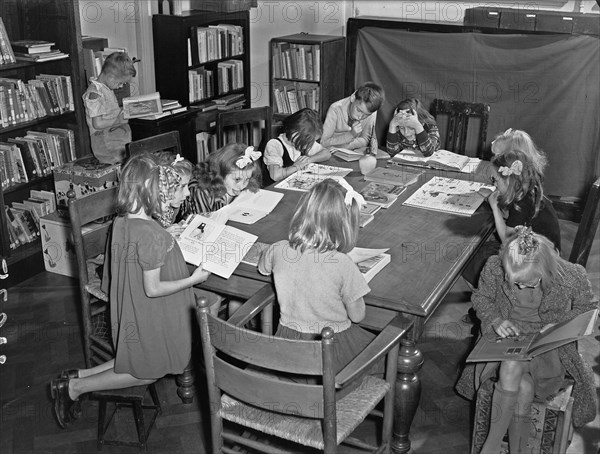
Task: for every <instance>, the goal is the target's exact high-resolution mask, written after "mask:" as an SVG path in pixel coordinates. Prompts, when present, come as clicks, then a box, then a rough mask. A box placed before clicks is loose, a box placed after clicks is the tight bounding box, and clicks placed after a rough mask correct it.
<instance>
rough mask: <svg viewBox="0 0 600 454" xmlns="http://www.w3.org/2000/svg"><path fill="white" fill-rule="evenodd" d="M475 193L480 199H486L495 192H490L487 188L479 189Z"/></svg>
mask: <svg viewBox="0 0 600 454" xmlns="http://www.w3.org/2000/svg"><path fill="white" fill-rule="evenodd" d="M477 192H478V193H479V195H480V196H481V197H483V198H484V199H487V198H488V197H489V196H490V195H492V193H493V192H495V191H492V190H491V189H489V188H480V189H479V191H477Z"/></svg>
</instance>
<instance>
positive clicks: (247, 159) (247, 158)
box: [235, 146, 262, 169]
mask: <svg viewBox="0 0 600 454" xmlns="http://www.w3.org/2000/svg"><path fill="white" fill-rule="evenodd" d="M261 156H262V155H261V153H260V151H254V147H252V146H250V147H248V148H246V150H245V151H244V156H241V157H240V158H239V159H238V160H237V161H235V165H236V166H238V167H239V168H240V169H243V168H244V167H246V166H247V165H248V164H252V163H253V162H254V161H256V160H257V159H258V158H260V157H261Z"/></svg>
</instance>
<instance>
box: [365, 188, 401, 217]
mask: <svg viewBox="0 0 600 454" xmlns="http://www.w3.org/2000/svg"><path fill="white" fill-rule="evenodd" d="M405 190H406V186H402V185H393V184H385V183H375V182H374V181H372V182H370V183H369V184H367V185H366V186H365V187H364V188H362V189H361V190H360V191H359V192H360V195H362V196H363V198H364V199H365V202H367V203H368V204H372V205H377V206H379V207H381V208H389V207H390V206H391V205H392V203H394V202H395V201H396V199H397V198H398V196H399V195H400V194H402V193H403V192H404V191H405ZM371 214H374V213H371Z"/></svg>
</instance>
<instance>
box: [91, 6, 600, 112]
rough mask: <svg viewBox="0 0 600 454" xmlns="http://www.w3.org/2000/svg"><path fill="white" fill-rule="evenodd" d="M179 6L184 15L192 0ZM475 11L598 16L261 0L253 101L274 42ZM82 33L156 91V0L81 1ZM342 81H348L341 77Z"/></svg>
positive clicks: (457, 17) (138, 85)
mask: <svg viewBox="0 0 600 454" xmlns="http://www.w3.org/2000/svg"><path fill="white" fill-rule="evenodd" d="M175 1H180V2H181V6H182V9H183V10H188V9H189V8H190V0H175ZM474 6H498V7H513V8H523V9H554V10H561V11H565V12H567V11H568V12H584V13H590V12H594V13H598V11H599V9H598V5H597V4H596V2H595V1H594V0H522V1H520V2H514V1H513V2H511V1H488V2H478V1H439V0H436V1H432V0H426V1H398V0H383V1H377V0H329V1H326V0H325V1H320V0H319V1H315V0H292V1H288V0H259V1H258V7H257V8H252V9H251V10H250V22H251V25H250V42H251V46H250V55H251V58H250V60H251V66H252V67H251V80H252V90H251V98H252V99H251V102H252V106H256V107H259V106H265V105H268V104H269V90H268V78H269V75H268V71H269V62H268V56H269V51H268V49H269V48H268V46H269V41H270V39H271V38H274V37H278V36H285V35H291V34H294V33H299V32H307V33H313V34H332V35H345V33H346V29H345V26H346V21H347V20H348V18H349V17H356V16H378V17H385V18H394V17H395V18H402V19H406V20H414V21H419V20H425V21H434V20H435V21H438V20H439V21H445V22H458V23H460V22H462V20H463V17H464V10H465V9H467V8H471V7H474ZM80 10H81V31H82V33H83V34H84V35H91V36H103V37H108V38H109V44H110V46H112V47H126V48H127V49H128V50H129V53H130V55H131V56H136V57H138V58H141V59H142V62H141V63H139V64H138V78H137V79H138V80H134V81H133V84H132V87H133V90H134V92H138V91H139V93H149V92H152V91H154V90H155V83H154V61H153V50H152V49H153V47H152V20H151V16H152V14H156V13H157V12H158V1H157V0H129V1H124V0H94V1H88V0H80ZM340 80H341V81H342V82H343V77H341V78H340Z"/></svg>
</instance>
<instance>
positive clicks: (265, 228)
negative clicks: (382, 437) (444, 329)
mask: <svg viewBox="0 0 600 454" xmlns="http://www.w3.org/2000/svg"><path fill="white" fill-rule="evenodd" d="M327 164H330V165H334V166H338V167H351V168H352V169H353V171H352V173H350V174H349V175H347V176H346V180H347V181H348V182H349V183H350V184H351V185H352V186H353V187H354V188H355V189H357V190H360V189H361V188H362V187H363V186H365V185H366V184H367V182H365V181H364V178H363V176H362V175H361V174H360V173H359V172H358V164H357V162H345V161H342V160H341V159H339V158H336V157H333V158H331V160H330V161H329V162H327ZM378 165H379V166H384V165H386V161H383V160H380V161H378ZM394 168H395V169H402V168H407V169H411V170H414V169H415V168H414V167H402V166H394ZM422 170H423V171H424V173H423V174H422V175H421V176H420V177H419V179H418V181H417V182H415V183H413V184H412V185H411V186H409V187H408V189H407V190H406V191H404V193H403V194H401V195H400V197H399V198H398V199H397V200H396V201H395V202H394V204H393V205H392V206H391V207H390V208H388V209H381V210H379V211H378V212H377V213H375V219H374V220H373V221H372V222H370V223H369V224H368V225H366V226H365V227H364V228H361V230H360V233H359V237H358V244H357V246H359V247H365V248H389V251H388V253H389V254H390V255H391V256H392V261H391V263H390V264H388V265H387V266H386V267H385V268H383V269H382V270H381V271H380V272H379V273H378V274H377V275H376V276H375V277H374V278H373V279H372V280H371V282H370V283H369V286H370V287H371V292H370V293H369V294H368V295H367V296H366V297H365V302H366V304H367V316H366V318H365V320H364V321H363V323H361V325H363V326H364V327H366V328H368V329H371V330H378V329H381V328H383V326H385V325H386V324H387V323H388V322H389V321H391V320H392V318H393V317H394V316H395V315H396V314H397V313H399V312H400V313H402V314H404V315H405V316H407V317H408V318H409V319H411V320H412V321H413V323H414V324H413V328H412V330H411V331H410V332H409V335H408V338H407V339H405V340H403V341H402V345H401V349H400V361H399V366H398V367H399V368H398V381H397V388H396V404H395V418H394V440H393V445H392V447H393V449H394V451H395V452H400V453H407V452H408V451H409V449H410V440H409V431H410V426H411V423H412V420H413V418H414V415H415V412H416V410H417V406H418V404H419V399H420V394H421V383H420V380H419V377H418V375H417V372H418V371H419V369H420V368H421V366H422V365H423V356H422V354H421V352H420V351H419V350H418V348H417V341H418V340H419V338H420V336H421V334H422V333H423V330H424V326H425V323H426V322H427V320H428V319H429V318H430V317H431V315H432V314H433V312H434V311H435V310H436V308H437V307H438V306H439V305H440V303H441V301H442V299H443V298H444V296H445V295H446V294H447V292H448V291H449V290H450V289H451V288H452V286H453V285H454V283H455V282H456V280H457V279H458V278H459V277H460V275H461V272H462V270H463V268H464V266H465V265H466V264H467V262H468V261H469V259H470V258H471V256H472V255H473V254H474V253H475V252H476V251H477V249H478V248H479V247H480V246H481V245H482V244H483V243H484V242H485V241H486V239H487V238H488V236H489V235H490V233H491V232H492V231H493V226H494V223H493V216H492V212H491V210H490V209H489V206H488V205H487V203H486V202H484V203H483V204H482V205H481V207H480V208H479V209H478V210H477V211H476V212H475V214H473V216H470V217H467V216H459V215H455V214H448V213H443V212H438V211H431V210H425V209H421V208H414V207H409V206H404V205H403V204H402V203H403V202H404V201H405V200H406V199H407V198H408V197H409V196H410V195H411V194H412V193H413V192H414V191H415V190H416V189H417V188H418V187H420V186H421V185H422V184H423V183H425V182H426V181H428V180H429V179H431V178H432V177H433V176H436V175H438V176H446V177H451V178H461V179H466V180H474V181H480V182H486V183H489V182H490V173H489V172H490V164H489V162H487V161H482V162H481V163H480V165H479V167H478V168H477V169H476V171H475V173H474V174H466V173H458V172H447V171H440V170H433V169H422ZM268 189H269V190H272V191H280V190H279V189H277V188H274V187H269V188H268ZM280 192H283V193H284V194H285V195H284V197H283V199H282V200H281V201H280V203H279V204H278V205H277V207H275V209H274V210H273V211H272V212H271V213H270V214H269V215H268V216H267V217H265V218H263V219H261V220H260V221H258V222H257V223H255V224H253V225H242V224H237V223H233V222H232V223H230V224H231V225H233V226H235V227H238V228H240V229H242V230H245V231H247V232H250V233H253V234H255V235H257V236H258V241H260V242H263V243H268V244H271V243H274V242H276V241H279V240H282V239H286V238H287V236H288V227H289V223H290V220H291V217H292V214H293V212H294V208H295V207H296V204H297V203H298V200H299V199H300V197H301V195H302V194H303V193H302V192H298V191H289V190H281V191H280ZM265 282H271V277H270V276H262V275H261V274H259V273H258V271H257V270H256V268H255V267H252V266H250V265H247V264H244V263H242V264H240V265H239V266H238V268H237V269H236V271H235V272H234V275H233V276H231V278H229V279H228V280H226V279H223V278H220V277H218V276H214V275H212V276H211V277H210V278H209V279H208V280H207V281H206V282H205V283H203V284H202V287H203V288H206V289H208V290H213V291H217V292H221V293H225V294H228V295H232V296H235V297H241V298H248V297H250V296H251V295H252V294H253V293H254V292H255V291H257V290H258V289H259V288H260V287H262V286H263V285H264V283H265Z"/></svg>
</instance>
